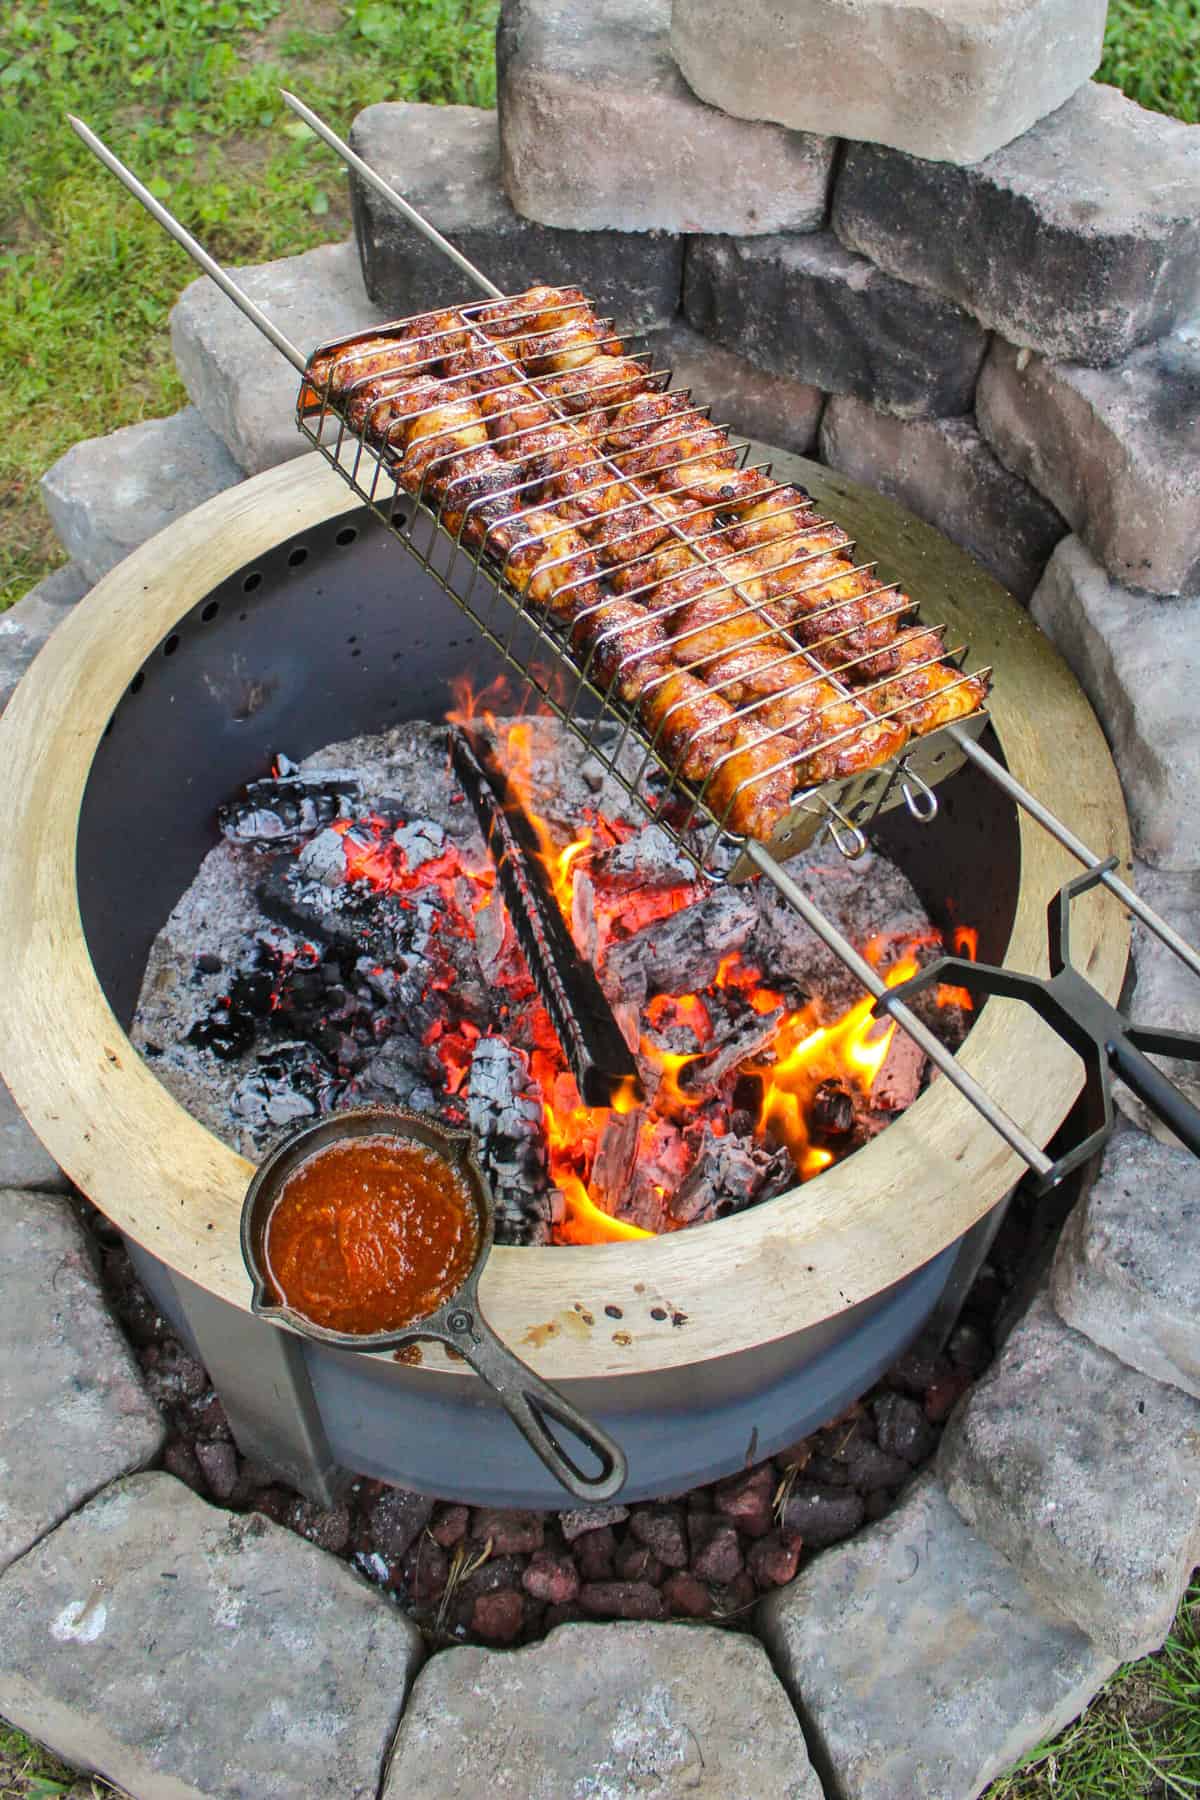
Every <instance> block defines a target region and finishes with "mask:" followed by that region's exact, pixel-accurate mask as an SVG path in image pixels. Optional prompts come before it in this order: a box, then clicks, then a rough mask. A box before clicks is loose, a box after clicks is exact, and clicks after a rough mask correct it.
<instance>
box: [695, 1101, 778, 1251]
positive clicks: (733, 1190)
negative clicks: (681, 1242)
mask: <svg viewBox="0 0 1200 1800" xmlns="http://www.w3.org/2000/svg"><path fill="white" fill-rule="evenodd" d="M688 1137H689V1142H690V1143H691V1144H692V1146H693V1149H694V1156H695V1160H694V1162H693V1163H692V1166H691V1169H690V1170H689V1171H688V1174H687V1175H686V1176H685V1177H684V1179H683V1180H682V1181H681V1182H680V1183H679V1186H678V1187H677V1188H676V1190H675V1192H674V1193H673V1194H672V1195H671V1198H670V1201H669V1203H668V1210H669V1212H670V1215H671V1217H672V1219H673V1220H674V1221H675V1223H676V1224H677V1225H690V1224H693V1223H694V1222H695V1221H696V1220H698V1219H723V1218H727V1217H728V1216H729V1214H730V1213H735V1212H740V1211H742V1209H743V1208H744V1207H747V1206H750V1205H752V1204H753V1203H754V1202H755V1201H757V1200H767V1199H770V1198H772V1197H773V1196H774V1195H775V1194H782V1193H784V1192H785V1191H786V1190H787V1189H788V1188H790V1187H792V1186H794V1184H795V1180H796V1171H795V1166H794V1165H793V1163H792V1159H791V1157H790V1155H789V1154H788V1152H787V1150H786V1149H782V1148H781V1149H778V1150H768V1149H767V1148H766V1147H765V1145H763V1144H759V1143H756V1142H755V1141H754V1140H753V1139H752V1138H740V1137H733V1136H732V1135H730V1134H728V1133H727V1134H726V1135H725V1136H724V1137H717V1136H715V1135H714V1133H713V1129H712V1126H711V1125H710V1124H709V1122H708V1120H707V1119H705V1120H704V1121H703V1122H702V1124H701V1126H700V1127H699V1130H698V1131H697V1129H696V1128H695V1127H692V1128H690V1129H689V1133H688Z"/></svg>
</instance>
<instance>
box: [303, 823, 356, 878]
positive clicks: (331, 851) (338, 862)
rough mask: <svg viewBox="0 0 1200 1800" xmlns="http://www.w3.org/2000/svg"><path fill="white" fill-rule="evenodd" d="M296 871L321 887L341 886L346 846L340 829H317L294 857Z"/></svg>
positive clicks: (344, 868) (344, 872) (344, 870)
mask: <svg viewBox="0 0 1200 1800" xmlns="http://www.w3.org/2000/svg"><path fill="white" fill-rule="evenodd" d="M296 873H297V874H298V875H299V876H300V877H301V878H302V879H303V880H304V881H317V882H320V884H321V885H322V887H329V888H335V887H343V886H344V885H345V882H346V847H345V845H344V844H343V842H342V834H341V832H340V831H319V832H318V833H317V835H316V837H315V838H313V839H311V841H310V842H309V843H307V844H305V846H304V848H303V849H302V850H301V852H300V854H299V855H298V856H297V858H296Z"/></svg>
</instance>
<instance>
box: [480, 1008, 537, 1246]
mask: <svg viewBox="0 0 1200 1800" xmlns="http://www.w3.org/2000/svg"><path fill="white" fill-rule="evenodd" d="M467 1117H468V1119H469V1121H470V1125H471V1130H472V1131H473V1132H474V1134H475V1138H476V1143H477V1153H478V1156H479V1161H480V1165H481V1166H482V1168H483V1171H484V1173H485V1174H486V1175H487V1177H488V1179H489V1181H490V1183H491V1187H492V1193H493V1195H494V1196H495V1201H496V1240H497V1242H498V1243H502V1244H545V1243H548V1242H549V1241H550V1224H551V1204H550V1178H549V1174H548V1172H547V1167H546V1145H545V1138H544V1135H543V1130H542V1119H543V1111H542V1101H541V1096H540V1094H539V1092H538V1088H537V1084H536V1083H535V1082H534V1080H533V1077H532V1076H531V1075H530V1072H529V1064H528V1061H527V1060H526V1058H525V1056H524V1054H523V1053H522V1052H521V1051H520V1050H518V1049H517V1047H516V1046H515V1045H514V1044H510V1043H509V1042H508V1041H507V1040H506V1039H504V1038H498V1037H481V1038H480V1039H479V1040H478V1042H477V1043H476V1045H475V1048H474V1052H473V1054H472V1057H471V1072H470V1075H469V1077H468V1081H467Z"/></svg>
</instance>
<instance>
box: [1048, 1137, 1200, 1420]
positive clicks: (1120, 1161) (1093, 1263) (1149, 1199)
mask: <svg viewBox="0 0 1200 1800" xmlns="http://www.w3.org/2000/svg"><path fill="white" fill-rule="evenodd" d="M1051 1296H1052V1298H1053V1300H1054V1304H1055V1306H1056V1307H1057V1309H1058V1311H1059V1313H1060V1314H1061V1316H1062V1317H1063V1318H1064V1319H1065V1320H1066V1322H1067V1324H1068V1325H1071V1326H1073V1327H1074V1329H1075V1330H1076V1331H1082V1332H1085V1333H1086V1334H1087V1336H1088V1337H1090V1338H1091V1339H1092V1342H1093V1343H1096V1344H1099V1345H1101V1347H1102V1348H1103V1349H1105V1350H1109V1351H1111V1352H1112V1354H1113V1355H1114V1356H1117V1357H1120V1359H1121V1361H1122V1362H1123V1363H1127V1364H1128V1365H1129V1367H1130V1368H1132V1369H1138V1370H1140V1371H1141V1373H1142V1374H1143V1375H1149V1376H1150V1377H1151V1378H1152V1379H1153V1380H1154V1381H1163V1382H1169V1383H1170V1384H1171V1385H1172V1386H1173V1387H1177V1388H1181V1389H1182V1390H1183V1392H1184V1393H1186V1394H1191V1395H1193V1396H1194V1397H1195V1398H1196V1399H1200V1163H1198V1162H1197V1161H1196V1158H1195V1157H1194V1156H1192V1155H1191V1154H1190V1153H1189V1152H1188V1151H1186V1150H1182V1149H1179V1148H1171V1147H1170V1146H1168V1145H1166V1144H1160V1143H1158V1142H1156V1140H1154V1139H1153V1138H1149V1137H1147V1136H1146V1134H1145V1133H1144V1132H1141V1131H1137V1130H1135V1129H1134V1127H1133V1126H1130V1125H1122V1126H1119V1127H1118V1129H1117V1131H1116V1132H1115V1133H1114V1135H1113V1137H1112V1138H1110V1140H1109V1142H1108V1146H1107V1148H1106V1149H1105V1152H1104V1156H1103V1159H1102V1161H1101V1164H1100V1171H1099V1174H1098V1175H1097V1177H1096V1179H1095V1181H1094V1182H1093V1184H1092V1186H1091V1188H1090V1189H1089V1190H1088V1192H1087V1194H1086V1195H1085V1196H1084V1197H1083V1199H1082V1200H1080V1201H1079V1203H1078V1205H1077V1206H1076V1208H1075V1210H1074V1212H1073V1213H1072V1214H1071V1217H1070V1218H1069V1219H1068V1220H1067V1224H1066V1228H1065V1229H1064V1231H1063V1234H1062V1237H1061V1238H1060V1239H1059V1244H1058V1250H1057V1252H1056V1255H1055V1258H1054V1268H1053V1273H1052V1276H1051Z"/></svg>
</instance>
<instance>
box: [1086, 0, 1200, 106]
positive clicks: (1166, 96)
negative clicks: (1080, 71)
mask: <svg viewBox="0 0 1200 1800" xmlns="http://www.w3.org/2000/svg"><path fill="white" fill-rule="evenodd" d="M1096 79H1097V80H1098V81H1109V82H1111V83H1112V85H1113V86H1114V87H1119V88H1120V89H1121V90H1122V91H1123V92H1124V93H1126V94H1128V95H1129V98H1130V99H1131V100H1137V101H1139V102H1140V104H1141V105H1142V106H1149V107H1152V108H1153V110H1154V111H1155V112H1164V113H1173V114H1174V116H1175V117H1176V118H1177V119H1184V120H1185V121H1186V122H1187V123H1188V124H1189V125H1196V124H1200V0H1109V8H1108V28H1107V30H1106V31H1105V34H1104V61H1103V62H1102V63H1101V64H1100V67H1099V69H1098V70H1097V74H1096Z"/></svg>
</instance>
